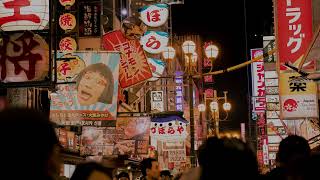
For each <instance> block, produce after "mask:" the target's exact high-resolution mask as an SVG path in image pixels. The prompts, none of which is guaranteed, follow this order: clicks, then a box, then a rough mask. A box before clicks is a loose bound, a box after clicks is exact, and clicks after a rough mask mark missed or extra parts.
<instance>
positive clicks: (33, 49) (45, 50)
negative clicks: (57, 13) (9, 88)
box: [0, 31, 49, 83]
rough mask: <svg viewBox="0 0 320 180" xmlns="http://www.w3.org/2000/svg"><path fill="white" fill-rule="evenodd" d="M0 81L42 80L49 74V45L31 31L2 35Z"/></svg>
mask: <svg viewBox="0 0 320 180" xmlns="http://www.w3.org/2000/svg"><path fill="white" fill-rule="evenodd" d="M0 72H1V76H0V81H1V82H4V83H8V82H26V81H29V82H30V81H43V80H45V78H46V77H48V75H49V47H48V44H47V43H46V41H45V40H44V39H43V38H42V37H41V36H40V35H37V34H33V33H32V32H31V31H25V32H23V33H13V34H11V35H5V36H3V42H2V44H0Z"/></svg>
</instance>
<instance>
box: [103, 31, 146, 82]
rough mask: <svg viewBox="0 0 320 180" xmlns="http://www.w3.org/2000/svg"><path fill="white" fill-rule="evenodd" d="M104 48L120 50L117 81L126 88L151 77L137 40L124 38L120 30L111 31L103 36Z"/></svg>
mask: <svg viewBox="0 0 320 180" xmlns="http://www.w3.org/2000/svg"><path fill="white" fill-rule="evenodd" d="M103 47H104V49H106V50H111V51H120V53H121V59H120V73H119V82H120V86H121V88H127V87H130V86H133V85H135V84H138V83H140V82H143V81H145V80H147V79H149V78H151V77H152V72H151V70H150V67H149V64H148V60H147V57H146V55H145V53H144V51H143V49H142V47H141V45H140V43H139V41H137V40H128V39H126V38H125V37H124V36H123V34H122V33H121V31H119V30H118V31H112V32H109V33H107V34H105V35H104V36H103Z"/></svg>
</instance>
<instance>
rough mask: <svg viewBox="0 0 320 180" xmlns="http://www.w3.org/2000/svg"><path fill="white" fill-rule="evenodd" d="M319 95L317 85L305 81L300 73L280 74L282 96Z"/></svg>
mask: <svg viewBox="0 0 320 180" xmlns="http://www.w3.org/2000/svg"><path fill="white" fill-rule="evenodd" d="M306 94H317V84H316V83H315V82H313V81H308V80H304V79H302V78H301V75H300V74H299V73H281V74H280V95H306Z"/></svg>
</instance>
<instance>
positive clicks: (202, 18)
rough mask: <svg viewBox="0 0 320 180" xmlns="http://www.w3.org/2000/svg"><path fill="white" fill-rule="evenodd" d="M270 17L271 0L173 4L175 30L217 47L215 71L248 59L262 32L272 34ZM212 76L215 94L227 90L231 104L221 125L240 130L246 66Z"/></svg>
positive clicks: (193, 0)
mask: <svg viewBox="0 0 320 180" xmlns="http://www.w3.org/2000/svg"><path fill="white" fill-rule="evenodd" d="M272 16H273V15H272V0H259V1H257V0H236V1H213V0H185V4H184V5H174V6H173V7H172V22H173V32H174V33H177V34H179V35H181V34H183V33H193V34H199V35H200V36H202V38H203V40H204V41H206V40H211V41H213V42H214V43H215V44H216V45H217V46H218V47H219V48H220V52H219V57H218V58H217V60H216V62H215V64H214V67H215V70H220V69H225V68H227V67H230V66H233V65H236V64H240V63H242V62H244V61H245V60H246V59H249V54H246V52H249V50H250V49H251V48H259V47H261V46H262V35H272V32H271V30H272V23H273V19H272ZM245 19H246V21H245ZM245 22H246V23H245ZM246 36H247V37H248V38H247V41H246ZM249 69H250V68H249ZM214 79H215V84H214V88H215V89H217V90H218V93H219V94H218V95H219V96H222V95H223V92H222V91H224V90H227V91H229V94H228V100H229V101H230V103H231V104H232V110H231V112H230V116H229V120H230V121H229V122H224V123H223V124H221V127H220V128H221V129H222V130H223V129H225V130H227V129H230V128H236V129H240V122H247V120H248V112H249V110H248V93H249V91H248V87H249V86H251V85H249V86H248V80H247V79H248V78H247V68H242V69H239V70H236V71H233V72H229V73H225V74H222V75H217V76H215V77H214ZM221 116H224V114H221ZM222 118H223V117H222Z"/></svg>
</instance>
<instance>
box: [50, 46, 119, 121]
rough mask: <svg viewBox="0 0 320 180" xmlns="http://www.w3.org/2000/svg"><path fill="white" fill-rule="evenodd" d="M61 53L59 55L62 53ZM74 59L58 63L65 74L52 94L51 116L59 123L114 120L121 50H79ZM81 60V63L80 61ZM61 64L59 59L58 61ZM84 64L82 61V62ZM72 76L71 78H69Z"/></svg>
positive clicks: (73, 54) (73, 55)
mask: <svg viewBox="0 0 320 180" xmlns="http://www.w3.org/2000/svg"><path fill="white" fill-rule="evenodd" d="M63 56H64V55H63V54H62V53H58V54H57V57H58V58H60V57H63ZM71 56H72V57H77V59H80V60H79V62H77V65H75V66H73V59H72V58H71V60H70V61H67V60H65V62H63V63H61V64H60V66H58V67H57V69H58V71H59V72H61V73H62V74H65V75H66V76H63V78H65V79H60V82H63V81H66V82H69V81H70V82H73V83H72V84H70V83H69V84H59V85H57V86H56V88H57V91H56V92H55V93H52V94H51V104H50V118H51V120H52V121H54V122H56V123H58V124H63V125H66V124H70V125H75V124H81V125H85V124H83V123H82V122H81V121H87V120H88V121H90V120H93V121H104V120H115V119H116V113H117V97H118V96H117V95H118V74H119V58H120V57H119V53H115V52H76V53H72V55H71ZM80 62H81V63H80ZM58 64H59V63H58ZM79 64H82V65H79ZM67 77H72V78H69V79H70V80H69V79H68V78H67Z"/></svg>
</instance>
